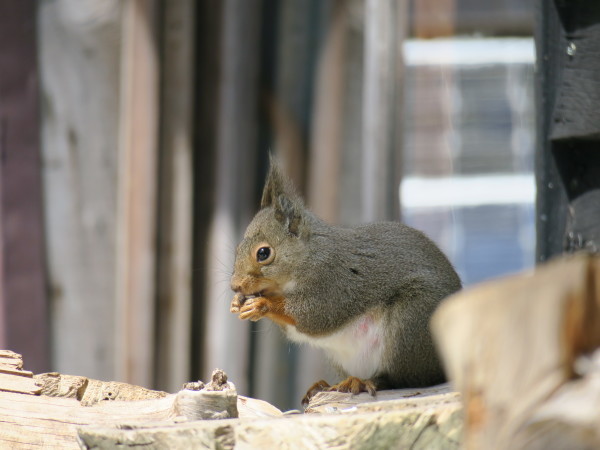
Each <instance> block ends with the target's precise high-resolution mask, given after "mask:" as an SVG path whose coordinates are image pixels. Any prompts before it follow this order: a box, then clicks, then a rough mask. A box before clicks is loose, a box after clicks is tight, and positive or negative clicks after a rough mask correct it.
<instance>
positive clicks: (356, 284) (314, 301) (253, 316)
mask: <svg viewBox="0 0 600 450" xmlns="http://www.w3.org/2000/svg"><path fill="white" fill-rule="evenodd" d="M260 207H261V209H260V210H259V211H258V213H257V214H256V215H255V216H254V218H253V219H252V221H251V223H250V224H249V225H248V228H247V229H246V232H245V234H244V237H243V239H242V241H241V243H240V244H239V245H238V247H237V249H236V256H235V263H234V272H233V275H232V277H231V288H232V290H233V291H234V293H235V295H234V297H233V300H232V302H231V306H230V311H231V312H232V313H234V314H239V318H240V319H243V320H246V319H249V320H251V321H257V320H259V319H262V318H263V317H267V318H269V319H271V320H272V321H274V322H275V323H277V324H278V325H279V326H280V327H281V329H282V330H283V332H284V333H285V335H286V336H287V337H288V338H289V339H290V340H292V341H295V342H299V343H308V344H311V345H313V346H316V347H319V348H321V349H323V350H324V351H325V353H326V354H327V355H328V356H329V358H330V359H331V361H332V363H333V365H334V366H335V367H336V368H337V369H338V370H339V371H340V372H341V374H342V375H343V376H346V377H347V378H346V379H345V380H344V381H342V382H340V383H338V384H336V385H334V386H330V385H329V384H328V383H327V382H326V381H324V380H320V381H318V382H316V383H315V384H314V385H312V386H311V387H310V388H309V389H308V392H307V393H306V395H305V396H304V398H303V399H302V403H303V404H307V403H308V401H309V400H310V398H311V397H312V396H313V395H315V394H316V393H317V392H319V391H323V390H329V391H331V390H335V391H340V392H351V393H353V394H358V393H360V392H369V393H370V394H371V395H375V392H376V391H377V390H382V389H393V388H403V387H423V386H431V385H435V384H439V383H443V382H444V381H446V377H445V374H444V370H443V368H442V365H441V362H440V360H439V358H438V355H437V353H436V350H435V348H434V343H433V340H432V337H431V333H430V330H429V319H430V317H431V315H432V314H433V312H434V310H435V309H436V307H437V305H438V304H439V303H440V301H441V300H442V299H444V298H445V297H447V296H448V295H450V294H452V293H454V292H456V291H458V290H459V289H460V288H461V281H460V278H459V277H458V275H457V274H456V272H455V270H454V268H453V267H452V265H451V264H450V262H449V261H448V259H447V258H446V256H445V255H444V254H443V253H442V251H441V250H440V249H439V248H438V247H437V246H436V245H435V244H434V243H433V242H432V241H431V240H430V239H429V238H428V237H426V236H425V235H424V234H423V233H421V232H420V231H418V230H416V229H414V228H411V227H409V226H407V225H404V224H402V223H400V222H381V223H372V224H368V225H361V226H357V227H352V228H342V227H337V226H333V225H330V224H327V223H325V222H324V221H323V220H321V219H319V218H318V217H316V216H315V215H314V214H313V213H311V212H310V211H309V210H308V209H307V208H306V207H305V206H304V202H303V200H302V198H301V197H300V196H299V195H298V194H297V193H296V191H295V188H294V186H293V185H292V184H291V182H290V181H289V179H288V178H287V177H285V176H284V175H283V173H282V172H281V170H280V168H279V167H278V165H277V164H276V163H275V162H274V161H273V159H271V163H270V169H269V172H268V174H267V179H266V182H265V186H264V189H263V193H262V199H261V204H260Z"/></svg>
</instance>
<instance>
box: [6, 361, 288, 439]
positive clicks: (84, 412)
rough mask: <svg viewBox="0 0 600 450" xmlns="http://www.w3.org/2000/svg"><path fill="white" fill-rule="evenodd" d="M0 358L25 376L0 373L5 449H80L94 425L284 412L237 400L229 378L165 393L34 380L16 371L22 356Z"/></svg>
mask: <svg viewBox="0 0 600 450" xmlns="http://www.w3.org/2000/svg"><path fill="white" fill-rule="evenodd" d="M0 355H8V356H6V360H7V362H6V363H4V364H0V369H4V368H10V369H11V370H13V371H14V372H22V373H14V374H2V373H0V417H2V420H0V447H2V448H6V447H9V448H15V447H16V448H23V447H31V446H43V447H44V448H78V441H77V429H78V428H79V427H81V426H84V425H91V424H93V425H96V426H98V425H104V426H107V425H114V426H119V427H123V426H125V425H124V424H139V425H140V426H141V425H142V424H147V423H154V422H158V421H160V422H169V423H174V421H178V422H181V421H187V420H197V419H198V418H201V417H202V418H205V417H210V418H217V417H232V416H235V417H237V416H238V414H239V417H241V418H246V417H263V418H264V417H277V416H281V411H279V410H278V409H277V408H275V407H273V406H272V405H269V404H267V403H266V402H263V401H260V400H255V399H251V398H246V397H237V395H236V392H235V386H233V384H232V383H228V382H227V379H226V376H225V377H223V376H220V377H217V378H215V380H213V382H211V383H209V384H207V385H206V388H205V389H204V390H202V391H198V392H192V391H186V390H182V391H180V392H178V393H177V394H167V393H166V392H160V391H150V390H148V389H145V388H142V387H139V386H134V385H130V384H126V383H117V382H105V381H99V380H93V379H88V378H85V377H79V376H72V375H63V374H59V373H46V374H40V375H35V376H34V377H33V378H31V377H30V375H29V373H30V372H28V371H23V370H20V369H16V368H14V361H17V363H20V362H21V361H22V360H21V356H20V355H18V354H14V353H12V352H10V353H8V352H7V353H5V352H3V351H0ZM215 372H216V371H215ZM219 389H221V390H219ZM27 394H29V395H27ZM31 394H33V395H31ZM232 402H233V403H232ZM128 426H129V425H128Z"/></svg>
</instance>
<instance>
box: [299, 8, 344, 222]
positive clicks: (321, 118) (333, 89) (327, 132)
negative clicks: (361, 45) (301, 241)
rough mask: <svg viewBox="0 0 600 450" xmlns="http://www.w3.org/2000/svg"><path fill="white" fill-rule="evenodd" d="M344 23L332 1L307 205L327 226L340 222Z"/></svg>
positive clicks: (320, 67)
mask: <svg viewBox="0 0 600 450" xmlns="http://www.w3.org/2000/svg"><path fill="white" fill-rule="evenodd" d="M347 19H348V8H347V4H346V3H345V2H343V1H341V0H335V1H334V2H333V7H332V11H331V15H330V16H329V20H328V22H327V25H326V30H325V34H326V36H325V38H324V41H323V44H322V45H323V47H322V48H321V49H320V55H319V60H318V62H317V69H316V71H317V73H316V76H315V92H314V94H313V95H314V102H313V118H312V123H311V140H310V161H309V162H310V164H309V171H308V186H307V203H308V205H309V207H310V208H311V210H312V211H314V212H315V214H316V215H317V216H319V217H321V218H322V219H324V220H325V221H327V222H329V223H337V222H338V218H339V208H338V203H339V202H338V200H339V188H338V186H339V183H338V180H339V177H340V152H341V133H342V118H343V113H342V112H343V108H344V98H343V88H344V84H343V79H344V72H343V69H344V57H345V52H346V30H347V26H348V25H347Z"/></svg>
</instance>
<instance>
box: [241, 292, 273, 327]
mask: <svg viewBox="0 0 600 450" xmlns="http://www.w3.org/2000/svg"><path fill="white" fill-rule="evenodd" d="M268 311H269V305H268V304H267V299H265V298H264V297H252V298H247V299H246V301H245V302H244V304H243V305H242V306H241V307H240V308H239V312H240V315H239V318H240V319H242V320H246V319H250V320H251V321H253V322H256V321H257V320H259V319H262V318H263V317H264V315H265V314H266V313H267V312H268Z"/></svg>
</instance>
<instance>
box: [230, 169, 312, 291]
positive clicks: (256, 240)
mask: <svg viewBox="0 0 600 450" xmlns="http://www.w3.org/2000/svg"><path fill="white" fill-rule="evenodd" d="M260 206H261V209H260V211H259V212H258V213H257V214H256V216H254V218H253V219H252V222H251V223H250V225H248V228H247V229H246V233H245V234H244V238H243V240H242V242H241V243H240V244H239V245H238V247H237V249H236V256H235V266H234V272H233V276H232V277H231V288H232V290H233V291H235V292H236V293H237V294H241V295H243V296H245V297H253V296H259V294H260V296H269V295H283V294H284V291H286V290H287V289H288V288H290V287H291V284H293V283H294V273H295V272H297V271H298V270H300V268H301V267H302V260H303V258H304V253H305V252H304V251H303V248H304V246H305V243H306V239H308V237H309V226H308V223H307V218H308V215H307V211H306V209H305V207H304V203H303V201H302V199H301V198H300V196H299V195H297V194H296V192H295V189H294V187H293V186H292V184H291V182H290V181H289V180H288V179H287V178H286V177H285V176H284V175H283V174H282V173H281V170H280V169H279V167H278V166H277V164H276V163H275V162H274V161H273V160H272V159H271V166H270V169H269V173H268V175H267V180H266V182H265V187H264V189H263V193H262V200H261V204H260ZM290 283H291V284H290Z"/></svg>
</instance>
